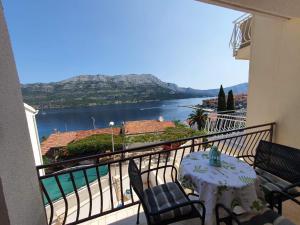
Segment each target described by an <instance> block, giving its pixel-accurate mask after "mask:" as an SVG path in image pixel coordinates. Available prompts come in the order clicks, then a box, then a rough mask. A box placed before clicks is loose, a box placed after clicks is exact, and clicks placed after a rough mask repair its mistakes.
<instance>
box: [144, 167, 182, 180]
mask: <svg viewBox="0 0 300 225" xmlns="http://www.w3.org/2000/svg"><path fill="white" fill-rule="evenodd" d="M168 167H169V168H172V170H173V169H174V170H175V180H177V169H176V167H175V166H173V165H163V166H159V167H155V168H151V169H148V170H144V171H143V172H141V175H143V174H145V173H150V172H151V171H155V170H160V169H165V168H168Z"/></svg>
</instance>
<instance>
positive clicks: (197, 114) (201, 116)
mask: <svg viewBox="0 0 300 225" xmlns="http://www.w3.org/2000/svg"><path fill="white" fill-rule="evenodd" d="M206 119H207V115H206V114H205V113H204V110H203V109H195V110H194V111H193V112H192V113H191V114H190V115H189V117H188V120H189V125H190V126H193V125H194V124H197V127H198V130H203V129H204V127H205V123H206Z"/></svg>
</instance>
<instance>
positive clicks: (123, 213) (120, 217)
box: [83, 205, 200, 225]
mask: <svg viewBox="0 0 300 225" xmlns="http://www.w3.org/2000/svg"><path fill="white" fill-rule="evenodd" d="M141 211H142V210H141ZM136 213H137V205H136V206H132V207H129V208H127V209H122V210H119V211H117V212H114V213H110V214H108V215H106V216H103V217H100V218H98V219H94V220H91V221H90V222H86V223H83V225H108V224H109V225H135V224H136ZM146 224H147V223H146V218H145V215H144V213H143V212H141V214H140V225H146ZM199 224H200V223H199V219H190V220H185V221H183V222H178V223H174V225H199Z"/></svg>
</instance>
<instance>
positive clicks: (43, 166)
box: [36, 122, 275, 170]
mask: <svg viewBox="0 0 300 225" xmlns="http://www.w3.org/2000/svg"><path fill="white" fill-rule="evenodd" d="M270 125H275V122H271V123H265V124H260V125H254V126H249V127H245V128H240V129H235V130H230V131H222V132H218V133H214V134H206V135H200V136H193V137H189V138H182V139H178V140H175V141H162V142H157V143H155V144H147V145H143V146H139V147H133V148H128V149H126V150H122V151H118V152H107V153H99V154H95V155H91V156H84V157H81V158H75V159H68V160H64V161H61V162H55V163H50V164H45V165H38V166H36V169H37V170H40V169H46V168H49V167H55V166H60V165H63V164H69V163H75V162H80V161H84V160H89V159H93V158H100V157H108V156H113V155H119V154H121V153H130V152H134V151H138V150H142V149H146V148H154V147H158V146H161V145H169V144H173V143H179V142H186V141H190V140H195V139H200V138H209V137H213V136H219V135H224V134H228V133H233V132H240V131H245V130H250V129H254V128H258V127H265V126H270Z"/></svg>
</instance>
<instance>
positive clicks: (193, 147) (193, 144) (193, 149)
mask: <svg viewBox="0 0 300 225" xmlns="http://www.w3.org/2000/svg"><path fill="white" fill-rule="evenodd" d="M194 151H195V139H194V138H193V139H192V149H191V152H194Z"/></svg>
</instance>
